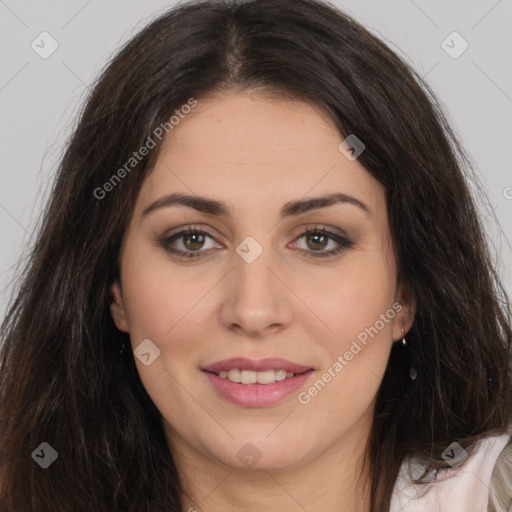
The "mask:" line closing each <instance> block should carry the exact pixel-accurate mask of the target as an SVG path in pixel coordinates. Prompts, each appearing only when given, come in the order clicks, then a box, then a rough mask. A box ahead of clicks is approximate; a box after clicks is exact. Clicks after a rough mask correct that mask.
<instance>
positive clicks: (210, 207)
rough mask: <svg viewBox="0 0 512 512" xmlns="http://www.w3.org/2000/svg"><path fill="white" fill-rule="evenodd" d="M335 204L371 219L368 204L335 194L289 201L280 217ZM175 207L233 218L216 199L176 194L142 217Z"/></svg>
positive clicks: (160, 202)
mask: <svg viewBox="0 0 512 512" xmlns="http://www.w3.org/2000/svg"><path fill="white" fill-rule="evenodd" d="M335 204H351V205H353V206H357V207H358V208H360V209H361V210H363V211H364V212H365V213H366V214H367V215H369V216H370V217H371V212H370V209H369V208H368V206H366V204H364V203H363V202H362V201H360V200H359V199H356V198H355V197H352V196H349V195H347V194H342V193H333V194H328V195H325V196H321V197H312V198H308V199H299V200H296V201H289V202H288V203H285V204H284V205H283V207H282V208H281V210H280V216H281V218H285V217H291V216H294V215H300V214H301V213H305V212H308V211H310V210H316V209H318V208H326V207H328V206H332V205H335ZM175 205H182V206H188V207H190V208H193V209H194V210H197V211H198V212H201V213H205V214H207V215H217V216H227V217H230V216H232V212H231V209H230V208H229V207H228V206H227V205H226V204H225V203H222V202H220V201H216V200H215V199H211V198H208V197H204V196H197V195H188V194H182V193H174V194H169V195H165V196H162V197H160V198H159V199H157V200H156V201H155V202H154V203H152V204H151V205H150V206H148V207H147V208H146V209H145V210H144V211H143V212H142V217H145V216H146V215H148V214H149V213H151V212H154V211H156V210H159V209H161V208H168V207H170V206H175Z"/></svg>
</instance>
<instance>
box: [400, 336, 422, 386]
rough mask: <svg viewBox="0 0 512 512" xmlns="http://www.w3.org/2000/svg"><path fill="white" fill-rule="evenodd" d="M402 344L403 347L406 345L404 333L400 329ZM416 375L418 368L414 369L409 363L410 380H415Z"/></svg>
mask: <svg viewBox="0 0 512 512" xmlns="http://www.w3.org/2000/svg"><path fill="white" fill-rule="evenodd" d="M402 345H403V346H404V347H406V346H407V340H406V339H405V335H404V330H403V329H402ZM417 376H418V370H416V368H414V366H413V365H412V364H411V366H410V367H409V378H410V379H411V380H416V377H417Z"/></svg>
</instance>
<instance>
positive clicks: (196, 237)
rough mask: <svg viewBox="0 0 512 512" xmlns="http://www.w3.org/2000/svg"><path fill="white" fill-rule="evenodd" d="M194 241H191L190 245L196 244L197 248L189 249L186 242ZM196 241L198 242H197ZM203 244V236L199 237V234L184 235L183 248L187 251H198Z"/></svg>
mask: <svg viewBox="0 0 512 512" xmlns="http://www.w3.org/2000/svg"><path fill="white" fill-rule="evenodd" d="M194 238H195V239H196V241H195V242H194V241H192V245H194V243H195V244H198V246H197V247H189V244H187V240H192V239H194ZM197 239H198V240H197ZM203 243H204V235H201V234H200V233H192V234H189V235H185V246H186V247H187V249H190V250H194V249H200V248H201V246H202V245H203Z"/></svg>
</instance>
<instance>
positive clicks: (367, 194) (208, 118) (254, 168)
mask: <svg viewBox="0 0 512 512" xmlns="http://www.w3.org/2000/svg"><path fill="white" fill-rule="evenodd" d="M342 140H343V139H342V136H341V135H340V133H339V132H338V130H337V129H336V127H335V126H334V124H333V123H332V121H331V120H330V119H329V117H328V116H327V114H326V113H324V112H323V111H322V110H321V109H320V108H319V107H317V106H315V105H313V104H311V103H307V102H303V101H298V100H289V99H280V98H279V97H276V96H273V97H268V96H262V95H260V94H254V93H247V92H244V93H234V92H233V93H225V94H223V95H216V96H211V97H208V98H205V99H204V100H198V104H197V106H196V107H195V108H194V109H193V111H192V112H191V113H189V114H187V115H185V116H184V117H183V118H182V119H180V122H179V123H178V124H177V125H176V126H175V127H174V128H173V129H172V130H171V131H170V133H169V135H168V136H167V137H166V138H165V139H164V141H163V143H162V147H161V148H160V153H159V156H158V159H157V161H156V164H155V167H154V169H153V171H152V172H151V173H150V175H149V176H148V178H147V180H146V182H145V184H144V186H143V189H142V191H141V196H142V199H143V200H144V201H145V202H147V201H149V200H150V199H153V200H154V199H155V197H156V196H157V195H158V194H163V193H171V192H173V191H176V190H178V191H183V192H186V193H196V194H204V195H208V196H215V197H218V198H219V199H221V200H223V201H225V202H226V203H232V204H233V203H235V202H239V203H240V204H246V205H248V204H251V205H254V206H257V205H262V204H263V203H264V202H265V203H268V202H269V201H270V200H272V199H273V198H276V199H277V198H279V202H280V203H283V202H286V200H287V199H288V200H292V199H296V198H299V197H303V196H305V195H307V194H309V195H319V194H321V193H328V192H343V193H346V194H352V195H356V196H359V197H364V198H365V202H366V203H370V204H369V206H370V207H373V209H375V210H379V209H380V208H382V206H383V205H382V204H381V203H382V200H383V190H382V187H381V186H380V184H379V183H378V182H377V181H376V180H375V179H374V178H373V177H372V176H371V174H370V173H369V172H368V171H367V170H366V169H365V168H364V167H363V166H362V165H361V164H360V163H359V162H358V161H357V160H355V161H349V160H348V159H347V158H345V156H344V155H343V154H342V153H341V152H340V151H339V149H338V146H339V144H340V143H341V142H342Z"/></svg>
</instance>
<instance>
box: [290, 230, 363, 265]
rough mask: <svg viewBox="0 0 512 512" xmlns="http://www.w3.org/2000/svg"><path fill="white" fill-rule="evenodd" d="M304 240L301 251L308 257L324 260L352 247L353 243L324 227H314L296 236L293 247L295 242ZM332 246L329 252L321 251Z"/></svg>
mask: <svg viewBox="0 0 512 512" xmlns="http://www.w3.org/2000/svg"><path fill="white" fill-rule="evenodd" d="M301 239H304V240H305V241H306V249H302V250H301V252H302V251H304V252H305V253H307V255H308V256H311V257H313V258H325V257H329V256H334V255H336V254H339V253H341V252H342V251H343V250H344V249H347V248H349V247H352V246H353V243H352V242H351V241H350V240H349V239H348V238H347V237H346V236H343V235H341V234H338V233H333V232H332V231H329V230H328V229H327V228H325V227H319V226H315V227H313V228H308V229H306V231H305V232H304V233H303V234H301V235H300V236H298V237H297V238H296V239H295V241H294V242H293V245H295V246H297V240H301ZM329 243H331V246H332V245H334V248H333V249H331V250H330V251H323V249H325V248H326V247H328V246H329Z"/></svg>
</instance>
